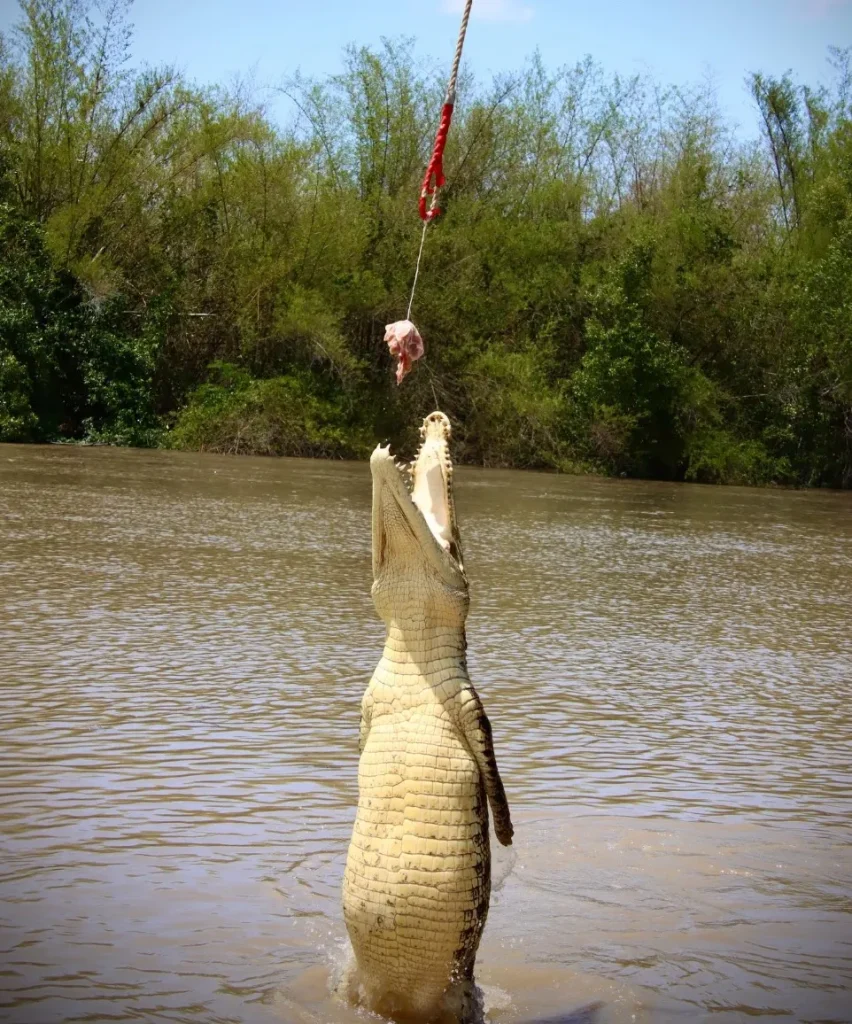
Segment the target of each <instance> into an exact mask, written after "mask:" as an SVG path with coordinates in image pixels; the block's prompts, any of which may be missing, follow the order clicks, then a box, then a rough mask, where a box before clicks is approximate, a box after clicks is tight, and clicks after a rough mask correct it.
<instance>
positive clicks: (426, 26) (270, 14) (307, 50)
mask: <svg viewBox="0 0 852 1024" xmlns="http://www.w3.org/2000/svg"><path fill="white" fill-rule="evenodd" d="M462 2H463V0H416V2H415V0H314V2H307V0H239V2H237V0H136V2H135V4H134V6H133V10H132V20H133V23H134V24H135V26H136V36H135V41H134V47H133V52H134V59H135V61H137V62H140V63H141V62H148V63H171V64H176V65H177V66H178V67H180V68H181V69H182V70H183V71H184V72H185V73H186V74H187V75H188V76H189V77H190V78H192V79H194V80H196V81H198V82H200V83H207V82H216V81H219V82H224V81H229V80H231V79H233V78H234V77H235V76H237V75H240V76H245V75H248V74H252V75H253V77H254V79H255V80H256V82H257V83H258V84H260V85H263V84H272V83H274V82H276V81H278V80H280V79H282V78H283V77H286V76H288V75H291V74H292V73H293V72H294V71H295V70H296V69H297V68H301V70H302V71H303V72H305V73H306V74H309V75H324V74H328V73H332V72H334V71H336V70H338V69H339V67H340V55H341V51H342V49H343V47H344V46H345V45H346V44H347V43H350V42H354V43H358V44H376V43H378V41H379V39H380V37H382V36H390V37H392V38H393V37H397V36H402V35H405V36H415V37H416V38H417V41H418V46H417V49H418V53H419V54H420V55H422V56H424V57H427V56H430V57H435V58H437V59H439V60H441V61H443V62H449V59H450V56H451V55H452V51H453V48H454V45H455V37H456V32H457V29H458V20H459V13H458V12H459V10H460V9H461V6H462ZM473 11H474V16H473V21H472V23H471V27H470V30H469V33H468V41H467V44H466V47H465V58H466V60H467V62H468V64H469V66H470V67H472V68H473V70H475V71H476V72H477V73H478V74H482V75H486V76H487V75H490V74H491V73H493V72H500V71H510V70H513V69H516V68H518V67H520V66H521V65H522V64H523V62H524V60H525V59H526V58H527V57H528V56H529V55H530V54H531V53H533V52H534V51H535V50H536V49H539V50H540V51H541V54H542V56H543V58H544V61H545V63H546V64H548V65H550V66H558V65H561V64H566V63H573V62H574V61H576V60H578V59H579V58H581V57H582V56H583V55H585V54H587V53H589V54H591V55H592V56H593V57H594V58H595V59H596V60H598V61H600V62H601V64H603V66H604V67H605V68H606V69H607V70H609V71H618V72H620V73H622V74H625V75H626V74H631V73H635V72H637V71H650V72H651V73H652V74H653V75H654V76H655V77H656V78H657V79H658V80H659V81H661V82H663V83H666V84H669V83H673V84H678V85H686V84H689V83H695V82H698V81H699V80H702V79H704V78H705V77H706V76H707V75H708V73H709V75H710V76H712V80H713V82H714V83H715V86H716V90H717V95H718V98H719V103H720V106H721V108H722V110H723V112H724V113H725V114H726V115H727V116H728V117H729V118H730V119H731V120H733V121H735V122H737V123H738V124H739V125H740V126H741V129H742V131H743V132H744V133H746V134H751V133H752V131H753V130H754V125H755V118H754V113H753V111H752V109H751V105H750V101H749V99H748V97H747V95H746V93H745V91H744V88H743V80H744V78H745V76H746V75H747V74H748V72H750V71H758V70H759V71H765V72H769V73H772V74H780V73H783V72H784V71H786V70H787V69H792V70H793V71H794V73H795V74H796V76H797V77H798V78H799V79H800V80H801V81H803V82H808V83H812V84H815V83H817V82H819V81H823V80H826V79H827V77H828V75H829V69H828V65H827V62H826V57H827V48H828V46H829V45H835V46H849V45H852V0H710V2H708V0H703V2H700V0H593V2H592V3H589V2H585V3H580V2H579V0H474V4H473ZM17 17H18V15H17V3H16V0H0V31H6V30H7V29H8V28H9V26H10V25H11V24H12V23H14V22H15V21H16V20H17ZM272 110H273V113H276V111H277V112H279V113H280V112H283V106H282V107H277V108H276V107H275V106H273V108H272Z"/></svg>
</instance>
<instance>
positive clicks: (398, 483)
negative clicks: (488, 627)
mask: <svg viewBox="0 0 852 1024" xmlns="http://www.w3.org/2000/svg"><path fill="white" fill-rule="evenodd" d="M450 433H451V429H450V421H449V420H448V419H447V417H446V416H445V415H444V414H443V413H442V412H433V413H430V414H429V415H428V416H427V417H426V419H425V420H424V421H423V426H422V427H421V428H420V436H421V438H422V441H421V444H420V448H419V450H418V452H417V455H416V457H415V459H414V460H413V462H412V463H411V465H406V464H404V463H401V462H399V461H398V460H396V459H395V458H394V457H393V455H392V454H391V451H390V446H389V445H388V446H386V447H384V448H383V447H382V446H381V445H380V446H379V447H378V448H376V450H375V451H374V452H373V455H372V457H371V459H370V470H371V472H372V475H373V578H374V580H375V584H374V592H375V589H376V586H378V585H379V584H380V583H381V582H388V581H389V578H391V577H394V578H398V577H400V576H415V575H416V576H419V577H420V578H423V573H424V569H425V574H426V576H427V577H428V578H430V579H432V580H437V581H439V582H440V583H442V584H443V585H444V586H446V587H449V588H450V589H452V590H453V591H456V592H458V591H464V592H465V593H466V592H467V578H466V577H465V573H464V565H463V563H462V551H461V541H460V538H459V532H458V527H457V525H456V513H455V506H454V503H453V464H452V460H451V459H450V451H449V441H450Z"/></svg>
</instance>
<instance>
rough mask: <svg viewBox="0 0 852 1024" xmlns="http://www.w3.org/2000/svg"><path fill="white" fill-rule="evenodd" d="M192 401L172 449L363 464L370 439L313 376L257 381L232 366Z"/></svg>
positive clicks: (222, 367)
mask: <svg viewBox="0 0 852 1024" xmlns="http://www.w3.org/2000/svg"><path fill="white" fill-rule="evenodd" d="M211 372H212V378H211V380H210V381H208V382H207V383H205V384H202V385H201V386H200V387H199V388H197V389H196V390H195V391H194V392H193V393H192V395H190V398H189V402H188V404H187V405H186V407H185V408H184V409H183V411H182V412H181V413H180V415H179V417H178V420H177V423H176V424H175V427H174V429H173V430H172V432H171V435H170V438H169V443H170V445H171V446H172V447H174V448H187V449H193V450H199V451H208V452H224V453H227V454H230V455H240V454H248V455H297V456H318V457H323V458H362V457H366V456H367V455H368V454H369V452H370V447H371V445H370V436H369V433H368V432H367V431H364V430H363V429H362V428H360V427H359V426H358V424H357V423H353V421H352V417H351V416H347V415H346V413H345V411H344V410H343V409H342V408H341V407H340V404H339V402H335V401H333V400H329V399H328V398H325V397H323V396H322V395H321V394H319V393H318V389H317V383H318V382H317V378H316V377H315V376H312V375H310V374H304V373H302V374H298V375H291V376H286V377H270V378H268V379H266V380H257V379H256V378H254V377H252V376H251V375H250V374H249V373H248V372H247V371H245V370H243V369H240V368H239V367H237V366H234V365H232V364H230V363H216V364H214V365H213V366H212V367H211Z"/></svg>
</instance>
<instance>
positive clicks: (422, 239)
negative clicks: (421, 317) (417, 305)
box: [405, 220, 429, 320]
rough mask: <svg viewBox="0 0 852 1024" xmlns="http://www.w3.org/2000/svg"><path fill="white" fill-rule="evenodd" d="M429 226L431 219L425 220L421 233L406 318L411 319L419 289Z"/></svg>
mask: <svg viewBox="0 0 852 1024" xmlns="http://www.w3.org/2000/svg"><path fill="white" fill-rule="evenodd" d="M428 227H429V221H428V220H424V221H423V233H422V234H421V235H420V252H418V253H417V266H416V267H415V268H414V282H413V284H412V285H411V298H410V299H409V300H408V312H407V313H406V314H405V319H406V320H410V319H411V307H412V306H413V305H414V293H415V291H417V278H418V277H420V259H421V257H422V256H423V243H424V242H425V241H426V228H428Z"/></svg>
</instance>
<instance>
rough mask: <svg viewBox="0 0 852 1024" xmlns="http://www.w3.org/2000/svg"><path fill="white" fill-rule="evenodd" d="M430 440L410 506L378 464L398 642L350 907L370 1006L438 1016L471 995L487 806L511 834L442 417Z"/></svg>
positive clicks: (381, 691) (365, 744) (390, 637)
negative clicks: (478, 667)
mask: <svg viewBox="0 0 852 1024" xmlns="http://www.w3.org/2000/svg"><path fill="white" fill-rule="evenodd" d="M421 434H422V436H423V444H422V445H421V448H420V451H419V452H418V455H417V458H416V459H415V461H414V463H413V464H412V467H411V480H410V484H411V493H409V489H408V487H407V486H406V481H405V479H404V477H403V473H404V472H405V469H404V467H403V468H400V467H399V466H397V464H396V463H395V462H394V459H393V458H392V456H391V454H390V452H389V450H388V449H387V448H381V447H379V448H377V449H376V451H375V452H374V453H373V456H372V458H371V460H370V467H371V471H372V476H373V576H374V583H373V590H372V593H373V600H374V602H375V605H376V608H377V610H378V612H379V614H380V615H381V617H382V619H383V620H384V621H385V623H386V625H387V639H386V642H385V648H384V652H383V654H382V659H381V661H380V662H379V665H378V667H377V668H376V671H375V673H374V675H373V678H372V679H371V681H370V684H369V686H368V687H367V691H366V693H365V694H364V699H363V702H362V708H361V743H360V746H361V761H360V767H359V772H358V785H359V800H358V814H357V817H356V820H355V828H354V831H353V834H352V842H351V844H350V847H349V856H348V859H347V863H346V872H345V877H344V884H343V909H344V917H345V919H346V926H347V928H348V931H349V936H350V939H351V941H352V947H353V949H354V952H355V958H356V961H357V975H358V982H359V983H360V988H361V992H362V996H363V997H364V1000H365V1002H366V1003H367V1005H368V1006H369V1007H370V1008H371V1009H374V1010H377V1011H380V1012H394V1013H400V1012H402V1013H409V1012H414V1013H417V1014H424V1015H431V1014H433V1013H437V1012H444V1010H445V1009H446V1005H447V995H448V994H449V993H451V991H452V990H453V989H454V988H455V989H460V988H461V989H466V990H469V992H468V994H467V995H466V996H464V997H463V998H467V999H469V998H471V997H472V989H473V986H472V979H473V965H474V959H475V957H476V951H477V947H478V945H479V939H480V936H481V934H482V929H483V927H484V925H485V918H486V914H487V912H488V900H489V895H490V888H491V878H490V851H489V842H488V806H487V802H486V797H487V800H488V801H490V803H491V809H492V813H493V815H494V828H495V832H496V834H497V838H498V839H499V840H500V842H501V843H503V844H504V845H509V844H510V843H511V841H512V824H511V820H510V816H509V807H508V804H507V802H506V794H505V792H504V790H503V784H502V782H501V781H500V775H499V772H498V770H497V764H496V761H495V759H494V750H493V746H492V741H491V727H490V725H489V722H488V719H487V718H486V716H485V712H484V711H483V709H482V704H481V703H480V700H479V697H478V695H477V693H476V691H475V690H474V688H473V686H472V685H471V682H470V680H469V678H468V674H467V665H466V660H465V646H466V643H465V632H464V623H465V618H466V616H467V610H468V585H467V579H466V577H465V574H464V569H463V566H462V560H461V559H462V556H461V545H460V541H459V535H458V529H457V526H456V522H455V509H454V506H453V500H452V464H451V462H450V458H449V451H448V441H449V437H450V424H449V420H448V419H447V418H446V416H444V415H443V413H432V414H431V415H430V416H428V417H427V418H426V420H424V424H423V427H422V428H421ZM457 1002H458V1001H457ZM459 1005H460V1004H459ZM464 1015H465V1012H464V1011H462V1016H464Z"/></svg>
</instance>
